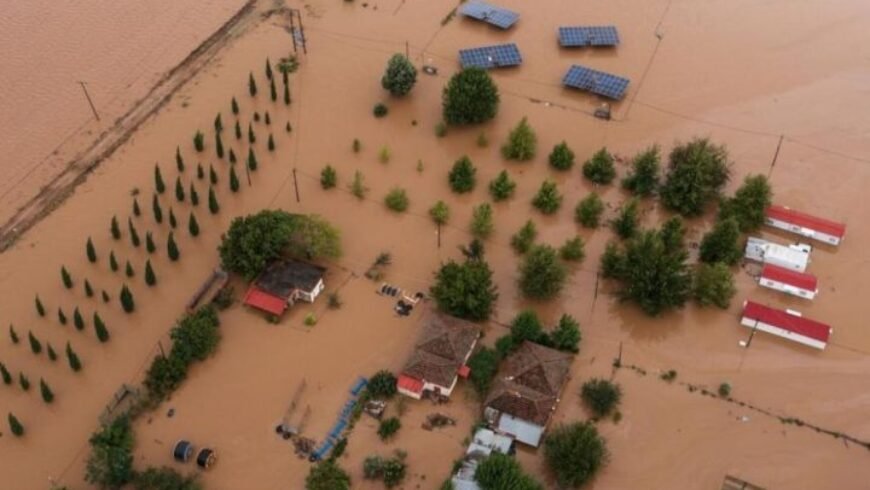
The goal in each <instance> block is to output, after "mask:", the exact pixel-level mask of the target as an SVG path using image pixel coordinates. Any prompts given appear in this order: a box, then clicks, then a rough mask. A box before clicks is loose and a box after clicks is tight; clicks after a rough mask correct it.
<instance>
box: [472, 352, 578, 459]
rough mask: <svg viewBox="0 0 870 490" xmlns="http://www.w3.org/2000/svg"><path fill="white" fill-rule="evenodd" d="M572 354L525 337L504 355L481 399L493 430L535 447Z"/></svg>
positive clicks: (562, 384)
mask: <svg viewBox="0 0 870 490" xmlns="http://www.w3.org/2000/svg"><path fill="white" fill-rule="evenodd" d="M572 360H573V356H572V355H571V354H568V353H565V352H560V351H558V350H555V349H551V348H549V347H544V346H541V345H538V344H535V343H532V342H528V341H525V342H523V343H522V345H520V347H519V349H517V350H516V351H515V352H513V353H511V354H510V355H508V356H507V357H506V358H505V360H504V361H503V362H502V364H501V366H500V368H499V372H498V374H496V378H495V381H494V382H493V387H492V389H491V390H490V392H489V395H488V396H487V398H486V401H485V402H484V409H483V416H484V419H485V420H486V422H487V424H489V426H490V427H491V428H493V429H494V430H496V431H497V432H501V433H504V434H508V435H511V436H513V437H514V438H515V439H516V440H517V441H519V442H522V443H523V444H527V445H529V446H534V447H538V445H539V444H540V442H541V437H542V436H543V435H544V431H545V430H546V428H547V424H548V423H549V422H550V417H551V416H552V415H553V412H554V411H555V410H556V406H557V405H558V403H559V397H560V396H561V393H562V388H563V387H564V386H565V383H566V382H567V381H568V370H569V368H570V367H571V361H572Z"/></svg>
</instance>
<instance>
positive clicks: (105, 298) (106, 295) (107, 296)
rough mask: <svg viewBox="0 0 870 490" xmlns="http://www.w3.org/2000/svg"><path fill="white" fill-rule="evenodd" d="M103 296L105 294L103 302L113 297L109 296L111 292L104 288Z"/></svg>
mask: <svg viewBox="0 0 870 490" xmlns="http://www.w3.org/2000/svg"><path fill="white" fill-rule="evenodd" d="M102 296H103V303H108V302H109V299H111V298H109V293H108V292H107V291H106V290H105V289H104V290H103V293H102Z"/></svg>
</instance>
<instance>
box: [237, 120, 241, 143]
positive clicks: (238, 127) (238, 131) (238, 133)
mask: <svg viewBox="0 0 870 490" xmlns="http://www.w3.org/2000/svg"><path fill="white" fill-rule="evenodd" d="M236 139H237V140H240V139H242V125H241V124H239V121H238V119H237V120H236Z"/></svg>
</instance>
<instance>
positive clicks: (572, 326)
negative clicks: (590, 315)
mask: <svg viewBox="0 0 870 490" xmlns="http://www.w3.org/2000/svg"><path fill="white" fill-rule="evenodd" d="M582 338H583V336H582V334H581V333H580V323H579V322H578V321H577V319H575V318H574V317H573V316H571V315H562V316H561V317H560V318H559V323H558V324H557V325H556V328H555V329H553V331H552V332H551V333H550V344H552V346H553V347H554V348H556V349H559V350H561V351H566V352H575V353H576V352H579V351H580V340H581V339H582Z"/></svg>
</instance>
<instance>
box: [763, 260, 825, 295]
mask: <svg viewBox="0 0 870 490" xmlns="http://www.w3.org/2000/svg"><path fill="white" fill-rule="evenodd" d="M761 277H763V278H765V279H770V280H771V281H778V282H781V283H784V284H788V285H791V286H794V287H796V288H801V289H806V290H807V291H816V290H817V289H818V286H819V280H818V279H816V276H814V275H812V274H806V273H803V272H797V271H793V270H791V269H786V268H784V267H779V266H776V265H771V264H765V265H764V268H763V269H761Z"/></svg>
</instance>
